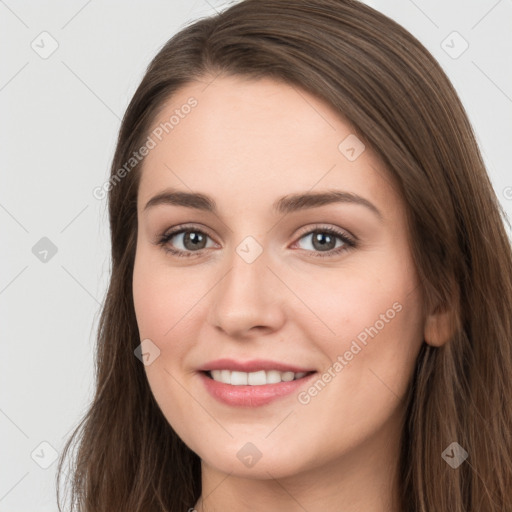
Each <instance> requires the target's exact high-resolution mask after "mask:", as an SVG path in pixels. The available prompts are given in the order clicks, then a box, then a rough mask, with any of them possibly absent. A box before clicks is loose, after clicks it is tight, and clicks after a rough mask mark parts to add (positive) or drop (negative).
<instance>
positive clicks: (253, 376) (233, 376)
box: [210, 370, 307, 386]
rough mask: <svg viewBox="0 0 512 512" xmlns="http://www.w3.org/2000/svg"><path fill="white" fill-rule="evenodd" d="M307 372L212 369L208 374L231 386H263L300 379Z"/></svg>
mask: <svg viewBox="0 0 512 512" xmlns="http://www.w3.org/2000/svg"><path fill="white" fill-rule="evenodd" d="M306 374H307V372H300V373H293V372H279V371H277V370H269V371H265V370H260V371H257V372H250V373H247V372H237V371H233V372H232V371H230V370H212V371H211V372H210V375H211V377H212V379H213V380H216V381H217V382H222V383H224V384H231V385H232V386H246V385H249V386H264V385H265V384H278V383H279V382H290V381H292V380H297V379H302V377H304V376H306Z"/></svg>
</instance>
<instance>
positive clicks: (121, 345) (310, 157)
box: [61, 0, 512, 512]
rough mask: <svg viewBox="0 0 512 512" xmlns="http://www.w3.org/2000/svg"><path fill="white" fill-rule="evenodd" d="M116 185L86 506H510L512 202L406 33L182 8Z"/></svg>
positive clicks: (128, 119) (329, 14)
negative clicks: (509, 225) (509, 223)
mask: <svg viewBox="0 0 512 512" xmlns="http://www.w3.org/2000/svg"><path fill="white" fill-rule="evenodd" d="M106 189H108V193H109V211H110V223H111V236H112V276H111V280H110V286H109V289H108V294H107V298H106V302H105V306H104V310H103V314H102V318H101V323H100V328H99V334H98V359H97V365H98V368H97V390H96V395H95V398H94V400H93V403H92V404H91V407H90V410H89V411H88V413H87V415H86V416H85V417H84V419H83V421H82V423H81V424H80V425H79V427H78V428H77V429H76V431H75V433H74V436H73V437H72V438H71V439H70V441H69V443H68V445H67V447H66V450H65V451H64V453H63V455H62V459H61V465H62V462H63V460H64V457H65V456H66V452H67V449H68V448H70V446H71V443H72V441H73V440H78V441H79V444H78V452H77V454H76V459H75V466H74V468H73V481H72V483H73V497H72V498H73V503H74V504H75V506H76V510H80V511H95V512H99V511H109V512H114V511H127V510H130V511H144V512H146V511H150V510H167V511H178V510H180V511H182V510H198V511H219V510H222V511H227V510H238V511H240V510H292V511H294V510H308V511H316V510H318V511H319V510H322V511H327V510H329V511H339V510H344V511H349V512H350V511H356V510H365V511H366V512H374V511H375V512H377V511H384V510H386V511H393V512H398V511H400V512H402V511H404V512H405V511H407V512H411V511H418V512H420V511H421V512H431V511H434V510H451V511H457V512H462V511H466V512H467V511H475V512H476V511H477V510H485V511H486V512H498V511H499V512H503V511H505V510H512V508H511V501H512V500H511V499H510V497H511V496H512V447H511V439H510V425H512V386H511V381H510V378H509V375H510V370H511V369H512V351H511V348H512V325H511V321H510V318H511V315H510V312H511V310H512V277H511V276H512V255H511V248H510V243H509V240H508V238H507V234H506V231H505V228H504V216H503V213H502V212H501V210H500V206H499V203H498V201H497V198H496V196H495V193H494V191H493V189H492V186H491V183H490V181H489V179H488V176H487V174H486V171H485V168H484V164H483V161H482V158H481V155H480V152H479V149H478V147H477V144H476V142H475V137H474V134H473V132H472V129H471V126H470V124H469V121H468V118H467V116H466V114H465V111H464V108H463V106H462V104H461V102H460V100H459V99H458V97H457V94H456V92H455V90H454V89H453V87H452V85H451V84H450V82H449V80H448V78H447V77H446V75H445V74H444V73H443V71H442V70H441V68H440V67H439V65H438V64H437V63H436V61H435V60H434V59H433V57H432V56H431V55H430V54H429V53H428V51H427V50H426V49H425V48H424V47H423V46H422V45H421V44H420V43H419V42H418V41H417V40H416V39H415V38H414V37H413V36H412V35H411V34H409V33H408V32H407V31H405V30H404V29H403V28H402V27H401V26H399V25H398V24H396V23H395V22H393V21H392V20H390V19H389V18H387V17H385V16H384V15H382V14H380V13H379V12H377V11H375V10H373V9H371V8H370V7H368V6H365V5H364V4H361V3H359V2H356V1H354V0H307V1H306V0H304V1H303V0H293V1H292V0H281V1H276V0H245V1H243V2H241V3H239V4H237V5H235V6H233V7H231V8H229V9H228V10H226V11H224V12H223V13H221V14H219V15H216V16H214V17H211V18H206V19H202V20H199V21H196V22H195V23H193V24H192V25H190V26H188V27H186V28H184V29H183V30H182V31H180V32H179V33H178V34H177V35H175V36H174V37H173V38H172V39H171V40H170V41H169V42H168V43H167V44H166V45H165V46H164V47H163V48H162V50H161V51H160V52H159V53H158V55H157V56H156V57H155V58H154V60H153V61H152V63H151V64H150V66H149V68H148V70H147V72H146V75H145V77H144V79H143V80H142V83H141V85H140V86H139V88H138V89H137V91H136V93H135V95H134V97H133V99H132V101H131V103H130V105H129V107H128V109H127V112H126V115H125V117H124V119H123V123H122V126H121V130H120V134H119V140H118V144H117V149H116V153H115V156H114V161H113V165H112V172H111V178H110V180H109V182H108V187H106ZM134 354H135V356H136V357H134Z"/></svg>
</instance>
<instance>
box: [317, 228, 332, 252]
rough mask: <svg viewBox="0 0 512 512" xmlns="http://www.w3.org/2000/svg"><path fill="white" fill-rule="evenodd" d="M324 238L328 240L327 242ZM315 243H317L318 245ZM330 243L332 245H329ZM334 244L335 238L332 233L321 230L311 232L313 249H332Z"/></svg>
mask: <svg viewBox="0 0 512 512" xmlns="http://www.w3.org/2000/svg"><path fill="white" fill-rule="evenodd" d="M326 239H327V240H328V241H327V242H326V241H325V240H326ZM317 243H318V244H319V245H318V246H317ZM331 245H332V247H330V246H331ZM335 245H336V239H335V237H333V236H332V235H330V234H327V233H324V232H321V231H316V232H315V233H313V247H314V248H315V249H325V250H330V249H334V247H335Z"/></svg>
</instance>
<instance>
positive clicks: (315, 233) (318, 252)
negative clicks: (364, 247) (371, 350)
mask: <svg viewBox="0 0 512 512" xmlns="http://www.w3.org/2000/svg"><path fill="white" fill-rule="evenodd" d="M307 238H309V239H310V242H309V243H308V244H306V245H309V246H310V247H312V249H313V250H308V252H311V253H312V256H315V257H320V258H327V257H332V256H336V255H338V254H340V253H342V252H344V251H348V250H350V249H352V248H354V247H356V241H355V240H354V239H353V238H352V237H351V236H349V235H348V234H347V233H346V232H343V231H338V230H337V229H335V228H332V227H325V226H317V227H316V228H315V229H314V230H310V231H308V232H307V233H306V234H304V235H302V236H301V237H300V239H299V240H302V239H307ZM338 240H339V241H340V242H341V243H339V244H338V245H337V241H338ZM296 243H298V242H296Z"/></svg>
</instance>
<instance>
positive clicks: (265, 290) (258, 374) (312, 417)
mask: <svg viewBox="0 0 512 512" xmlns="http://www.w3.org/2000/svg"><path fill="white" fill-rule="evenodd" d="M165 123H167V124H165ZM147 148H148V150H149V153H148V154H147V156H146V158H145V161H144V164H143V171H142V176H141V181H140V188H139V193H138V239H137V252H136V259H135V267H134V275H133V293H134V302H135V311H136V316H137V322H138V326H139V332H140V339H141V340H146V341H144V342H143V344H142V346H143V352H144V353H146V356H145V357H144V360H145V370H146V374H147V378H148V381H149V384H150V386H151V389H152V392H153V393H154V396H155V398H156V400H157V402H158V404H159V406H160V408H161V410H162V412H163V414H164V415H165V417H166V418H167V420H168V422H169V423H170V424H171V425H172V427H173V428H174V430H175V431H176V432H177V434H178V435H179V436H180V437H181V438H182V439H183V441H184V442H185V443H186V444H187V445H188V446H189V447H190V448H191V449H192V450H193V451H194V452H196V453H197V454H198V455H199V456H200V457H201V459H202V460H203V464H204V465H205V467H209V468H211V469H212V470H215V471H218V472H222V473H232V474H237V475H242V476H243V475H245V476H250V477H254V478H268V476H269V474H271V475H272V476H273V477H275V478H278V477H286V476H291V475H296V474H300V473H303V472H304V471H308V470H311V469H313V468H317V469H318V468H320V467H321V466H323V467H329V466H330V467H341V466H342V465H343V464H342V463H343V461H345V462H348V461H349V460H350V459H351V458H352V466H351V467H353V461H354V460H357V461H358V464H360V465H361V464H363V465H364V464H365V463H368V464H370V463H371V464H372V465H373V467H374V468H377V467H379V464H380V463H379V462H378V461H379V460H382V461H383V460H387V459H386V457H387V455H386V454H388V453H395V452H396V451H397V449H398V448H397V446H398V445H397V440H398V435H399V429H400V418H401V414H402V412H403V402H402V398H403V397H404V395H405V393H406V390H407V387H408V384H409V381H410V378H411V375H412V371H413V367H414V362H415V359H416V356H417V354H418V351H419V348H420V345H421V343H422V340H423V324H424V318H423V316H422V313H421V309H422V308H421V305H422V304H421V296H420V288H419V286H418V281H417V274H416V272H415V267H414V263H413V260H412V257H411V253H410V248H409V245H408V239H407V232H406V220H405V211H404V205H403V202H402V199H401V198H400V196H399V195H398V193H397V192H396V190H395V188H394V187H393V185H392V182H391V179H390V178H389V175H388V174H387V172H386V170H385V168H384V166H383V164H382V163H381V162H380V161H379V159H378V158H377V157H376V155H375V154H374V153H372V151H371V149H370V148H369V147H366V148H365V147H364V146H363V145H362V142H361V141H360V140H358V139H357V138H356V136H355V135H354V131H353V129H352V128H351V126H350V125H349V124H347V123H346V122H344V121H343V120H342V118H341V117H340V116H338V115H337V114H336V113H335V111H333V110H332V109H331V108H330V107H329V105H327V104H326V103H324V102H323V101H322V100H319V99H317V98H316V97H314V96H312V95H310V94H308V93H306V92H305V91H303V90H299V89H297V88H295V87H292V86H290V85H286V84H283V83H278V82H275V81H272V80H270V79H264V80H259V81H254V80H244V79H241V78H239V77H218V78H217V79H215V80H213V82H211V83H210V84H209V85H207V83H206V82H194V83H192V84H189V85H187V86H185V87H184V88H182V89H181V90H180V91H179V92H177V93H176V94H175V95H174V96H173V97H172V98H171V99H170V100H169V102H168V103H167V104H166V106H165V108H164V110H163V111H161V113H160V114H159V117H158V119H157V121H156V122H155V125H154V129H153V131H152V133H151V134H150V139H148V141H147ZM327 193H330V194H331V195H330V196H326V195H324V194H327ZM171 194H179V195H174V196H173V195H171ZM196 194H201V197H196ZM336 194H338V196H336ZM203 196H207V197H208V199H207V200H205V199H204V198H203ZM299 196H300V197H299ZM302 196H304V197H302ZM336 197H337V200H335V199H336ZM155 198H156V199H155ZM173 230H174V231H175V234H174V235H172V236H167V238H165V236H166V235H168V234H169V233H170V232H171V231H173ZM159 241H162V244H159ZM170 251H182V252H181V255H180V254H176V253H173V252H170ZM148 340H149V341H148ZM211 370H217V371H215V373H213V374H212V373H208V372H209V371H211ZM304 373H306V375H304ZM212 376H213V377H214V379H212ZM290 379H294V380H293V381H290ZM355 457H356V458H357V459H355ZM340 464H341V466H340ZM383 464H384V463H383ZM380 470H384V468H383V467H380Z"/></svg>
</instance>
